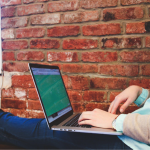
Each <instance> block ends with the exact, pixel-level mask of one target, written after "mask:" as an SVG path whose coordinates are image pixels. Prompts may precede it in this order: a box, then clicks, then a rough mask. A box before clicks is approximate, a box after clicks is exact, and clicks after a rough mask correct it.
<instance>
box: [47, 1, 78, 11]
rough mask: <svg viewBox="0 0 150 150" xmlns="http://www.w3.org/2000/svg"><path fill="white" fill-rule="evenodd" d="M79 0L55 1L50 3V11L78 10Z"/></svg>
mask: <svg viewBox="0 0 150 150" xmlns="http://www.w3.org/2000/svg"><path fill="white" fill-rule="evenodd" d="M78 9H79V6H78V0H70V1H55V2H54V1H53V2H50V3H48V12H57V11H70V10H78Z"/></svg>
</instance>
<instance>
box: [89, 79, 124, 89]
mask: <svg viewBox="0 0 150 150" xmlns="http://www.w3.org/2000/svg"><path fill="white" fill-rule="evenodd" d="M90 87H91V88H92V89H93V88H94V89H114V90H117V89H119V90H120V89H125V88H126V87H127V80H126V79H125V78H97V77H96V78H91V79H90Z"/></svg>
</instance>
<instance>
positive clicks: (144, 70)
mask: <svg viewBox="0 0 150 150" xmlns="http://www.w3.org/2000/svg"><path fill="white" fill-rule="evenodd" d="M140 69H141V75H144V76H149V75H150V65H141V66H140Z"/></svg>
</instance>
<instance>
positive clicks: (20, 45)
mask: <svg viewBox="0 0 150 150" xmlns="http://www.w3.org/2000/svg"><path fill="white" fill-rule="evenodd" d="M2 48H3V49H10V50H20V49H26V48H28V42H27V41H26V40H18V41H3V42H2Z"/></svg>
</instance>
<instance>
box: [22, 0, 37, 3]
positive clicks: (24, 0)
mask: <svg viewBox="0 0 150 150" xmlns="http://www.w3.org/2000/svg"><path fill="white" fill-rule="evenodd" d="M33 2H35V0H23V3H24V4H29V3H33Z"/></svg>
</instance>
